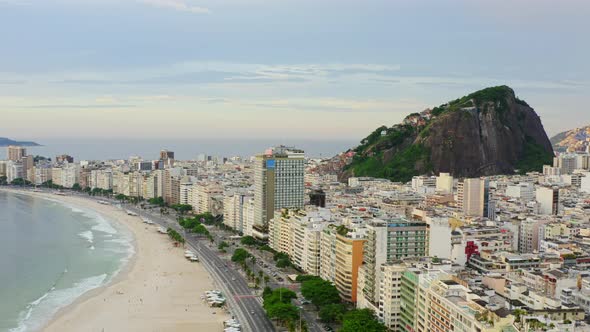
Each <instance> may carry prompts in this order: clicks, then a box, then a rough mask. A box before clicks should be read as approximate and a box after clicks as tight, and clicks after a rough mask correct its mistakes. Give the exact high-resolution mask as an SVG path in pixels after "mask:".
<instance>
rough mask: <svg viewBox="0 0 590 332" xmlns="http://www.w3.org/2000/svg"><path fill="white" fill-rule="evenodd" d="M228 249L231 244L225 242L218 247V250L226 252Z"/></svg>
mask: <svg viewBox="0 0 590 332" xmlns="http://www.w3.org/2000/svg"><path fill="white" fill-rule="evenodd" d="M227 247H229V243H227V242H225V241H221V243H220V244H219V246H217V249H219V250H224V249H225V248H227Z"/></svg>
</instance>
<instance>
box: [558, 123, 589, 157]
mask: <svg viewBox="0 0 590 332" xmlns="http://www.w3.org/2000/svg"><path fill="white" fill-rule="evenodd" d="M551 144H553V149H555V150H556V151H559V152H565V151H572V152H573V151H586V149H587V148H588V145H590V126H585V127H581V128H575V129H571V130H568V131H564V132H562V133H559V134H557V135H555V136H553V137H552V138H551Z"/></svg>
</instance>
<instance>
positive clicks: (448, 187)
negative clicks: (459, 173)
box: [436, 173, 453, 194]
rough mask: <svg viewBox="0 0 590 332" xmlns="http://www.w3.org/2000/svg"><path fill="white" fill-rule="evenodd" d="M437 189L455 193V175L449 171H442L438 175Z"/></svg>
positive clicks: (442, 191)
mask: <svg viewBox="0 0 590 332" xmlns="http://www.w3.org/2000/svg"><path fill="white" fill-rule="evenodd" d="M436 191H438V192H440V193H445V194H452V193H453V177H452V176H451V174H449V173H440V174H439V175H438V176H437V177H436Z"/></svg>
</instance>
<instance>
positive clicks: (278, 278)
mask: <svg viewBox="0 0 590 332" xmlns="http://www.w3.org/2000/svg"><path fill="white" fill-rule="evenodd" d="M277 280H278V281H281V282H282V281H283V280H285V279H283V278H281V277H277Z"/></svg>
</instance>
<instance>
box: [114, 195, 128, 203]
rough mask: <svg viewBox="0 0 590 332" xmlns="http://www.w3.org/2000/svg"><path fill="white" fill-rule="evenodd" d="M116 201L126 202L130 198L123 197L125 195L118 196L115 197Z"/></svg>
mask: <svg viewBox="0 0 590 332" xmlns="http://www.w3.org/2000/svg"><path fill="white" fill-rule="evenodd" d="M115 199H116V200H118V201H121V202H122V201H126V200H127V199H128V198H127V196H125V195H123V194H117V196H115Z"/></svg>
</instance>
